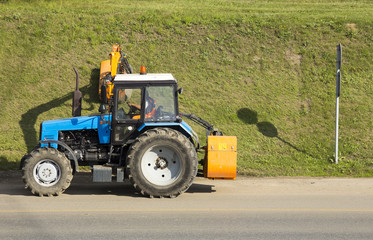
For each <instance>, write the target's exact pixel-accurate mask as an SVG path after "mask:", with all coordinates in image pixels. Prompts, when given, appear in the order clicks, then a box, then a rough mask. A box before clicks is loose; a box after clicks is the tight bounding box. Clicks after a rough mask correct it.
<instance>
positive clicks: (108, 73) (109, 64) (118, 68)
mask: <svg viewBox="0 0 373 240" xmlns="http://www.w3.org/2000/svg"><path fill="white" fill-rule="evenodd" d="M109 56H110V59H109V60H105V61H102V62H101V67H100V80H99V86H98V95H99V96H100V98H101V86H102V85H105V87H106V92H107V99H108V103H110V99H111V96H112V95H113V92H112V91H113V89H114V84H113V80H114V77H115V75H117V73H119V74H126V73H132V67H131V65H130V64H129V63H128V60H127V56H126V55H125V54H124V53H123V51H122V49H121V48H120V47H119V44H114V45H113V48H112V51H111V53H110V54H109Z"/></svg>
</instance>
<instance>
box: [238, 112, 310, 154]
mask: <svg viewBox="0 0 373 240" xmlns="http://www.w3.org/2000/svg"><path fill="white" fill-rule="evenodd" d="M237 117H238V118H239V119H240V120H241V121H242V122H244V123H247V124H255V125H256V127H257V128H258V131H259V132H260V133H261V134H263V135H264V136H266V137H269V138H277V139H278V140H280V141H281V142H283V143H285V144H286V145H288V146H289V147H291V148H293V149H295V150H297V151H298V152H301V153H303V154H306V155H308V156H310V157H312V158H315V157H314V156H312V155H311V154H309V153H308V152H306V151H305V150H303V149H300V148H298V147H297V146H294V145H293V144H291V143H290V142H288V141H286V140H284V139H283V138H281V137H280V136H279V135H278V131H277V128H276V127H275V125H273V124H272V123H270V122H258V113H257V112H256V111H253V110H251V109H248V108H241V109H240V110H238V111H237Z"/></svg>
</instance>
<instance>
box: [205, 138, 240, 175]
mask: <svg viewBox="0 0 373 240" xmlns="http://www.w3.org/2000/svg"><path fill="white" fill-rule="evenodd" d="M203 172H204V177H206V178H213V179H235V178H236V173H237V137H235V136H208V137H207V149H206V156H205V164H204V166H203Z"/></svg>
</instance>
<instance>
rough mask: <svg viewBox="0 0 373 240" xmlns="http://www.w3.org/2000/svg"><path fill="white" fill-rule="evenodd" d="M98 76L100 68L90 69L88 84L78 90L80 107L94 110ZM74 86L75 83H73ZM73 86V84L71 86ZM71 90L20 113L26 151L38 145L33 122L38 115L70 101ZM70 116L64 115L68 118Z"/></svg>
mask: <svg viewBox="0 0 373 240" xmlns="http://www.w3.org/2000/svg"><path fill="white" fill-rule="evenodd" d="M99 76H100V69H98V68H97V69H93V70H92V71H91V76H90V84H89V85H87V86H84V87H82V88H80V91H81V92H82V94H83V97H85V98H84V100H83V103H82V108H83V109H84V110H87V111H94V110H95V109H94V104H93V103H98V102H99V100H98V84H99V83H98V79H99ZM74 86H75V84H74ZM72 87H73V86H72ZM72 97H73V92H71V93H68V94H65V95H63V96H61V97H59V98H56V99H54V100H52V101H49V102H46V103H43V104H40V105H39V106H36V107H34V108H32V109H30V110H28V111H27V112H25V113H24V114H22V117H21V120H20V121H19V125H20V127H21V129H22V132H23V138H24V140H25V143H26V147H27V152H30V151H31V150H32V149H33V148H34V147H35V146H36V145H38V142H39V141H38V132H39V130H36V129H35V128H34V126H35V123H36V121H37V119H38V117H39V115H41V114H42V113H44V112H48V111H49V110H51V109H53V108H56V107H59V106H62V105H63V104H64V103H65V102H67V101H69V100H70V101H71V102H72ZM97 112H98V109H97ZM68 117H70V116H66V118H68Z"/></svg>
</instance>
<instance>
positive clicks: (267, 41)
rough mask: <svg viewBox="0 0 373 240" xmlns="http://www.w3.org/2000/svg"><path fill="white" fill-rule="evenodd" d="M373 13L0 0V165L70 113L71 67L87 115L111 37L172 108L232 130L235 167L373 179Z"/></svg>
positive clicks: (316, 6) (288, 5)
mask: <svg viewBox="0 0 373 240" xmlns="http://www.w3.org/2000/svg"><path fill="white" fill-rule="evenodd" d="M372 12H373V2H371V1H352V0H351V1H344V0H339V1H337V0H335V1H317V0H313V1H311V0H299V1H285V0H283V1H280V0H273V1H254V0H252V1H250V0H247V1H244V0H236V1H229V0H222V1H212V0H207V1H195V0H194V1H193V0H191V1H171V0H168V1H166V0H160V1H151V0H149V1H140V0H139V1H124V0H119V1H110V0H108V1H99V0H90V1H84V2H81V1H77V0H64V1H32V0H30V1H4V0H3V1H0V63H1V64H0V89H1V92H0V102H1V110H0V111H1V112H0V169H1V170H3V169H15V168H16V167H17V166H18V163H19V160H20V158H21V157H22V156H23V155H24V154H25V153H27V152H28V151H30V150H31V149H32V148H33V147H34V146H35V145H36V144H37V140H38V133H39V124H40V123H41V122H42V121H44V120H48V119H56V118H64V117H69V116H70V115H71V96H72V91H73V90H74V86H75V85H74V81H75V76H74V72H73V70H72V66H75V67H77V68H78V70H79V72H80V75H81V80H82V82H81V91H82V92H83V94H84V99H83V114H89V113H91V112H97V110H98V96H97V95H98V94H97V89H98V86H97V85H98V73H99V66H100V65H99V64H100V61H102V60H104V59H107V57H108V53H109V51H110V49H111V45H112V44H113V43H116V42H118V43H120V44H121V46H122V47H123V48H124V51H125V52H126V53H127V55H128V58H129V62H130V63H131V65H132V66H133V67H134V69H135V71H139V68H140V65H146V66H147V70H148V72H170V73H172V74H173V75H174V76H175V77H176V78H177V79H178V82H179V85H180V86H182V87H183V88H184V93H183V95H182V96H181V97H180V105H181V111H182V112H188V113H194V114H195V115H198V116H200V117H202V118H203V119H206V120H207V121H209V122H211V123H213V124H214V125H215V126H216V127H217V128H219V129H220V130H222V131H223V132H224V133H225V134H226V135H235V136H237V137H238V169H239V173H240V174H245V175H251V176H356V177H358V176H372V175H373V150H372V137H371V136H372V135H373V120H372V112H373V98H372V96H373V93H372V92H373V91H372V90H373V87H372V79H373V71H372V69H373V63H372V60H373V15H372V14H371V13H372ZM338 43H342V45H343V64H342V95H341V99H340V164H338V165H335V164H333V163H332V162H333V160H334V131H335V130H334V115H335V72H336V45H337V44H338ZM196 130H197V132H198V133H199V135H201V136H203V135H204V130H203V129H200V128H198V127H196Z"/></svg>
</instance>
